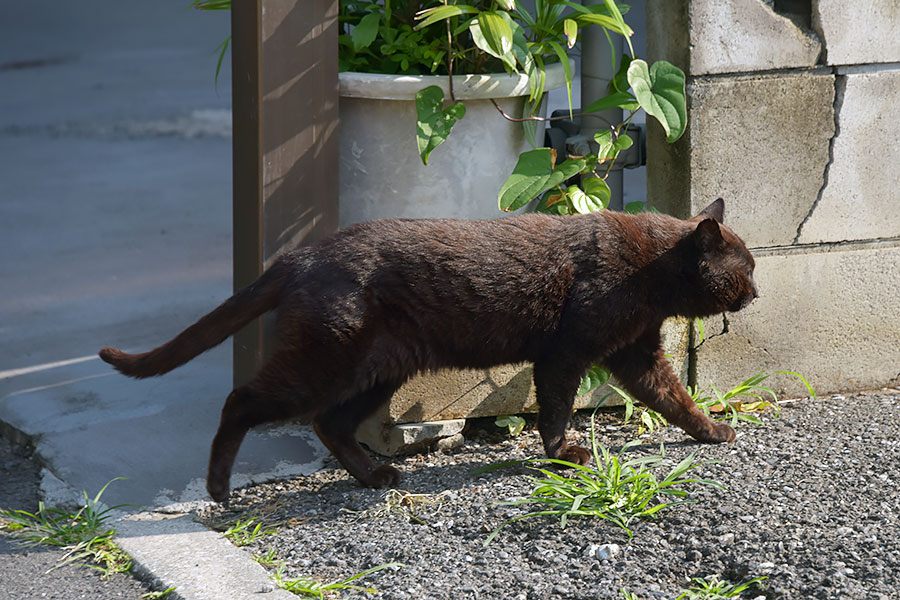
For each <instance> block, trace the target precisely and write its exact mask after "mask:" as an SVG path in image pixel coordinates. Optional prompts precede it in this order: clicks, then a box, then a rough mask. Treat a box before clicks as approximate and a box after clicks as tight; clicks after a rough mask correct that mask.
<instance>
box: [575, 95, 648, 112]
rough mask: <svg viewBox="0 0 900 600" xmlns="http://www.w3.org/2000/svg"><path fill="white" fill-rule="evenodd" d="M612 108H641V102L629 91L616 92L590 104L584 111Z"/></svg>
mask: <svg viewBox="0 0 900 600" xmlns="http://www.w3.org/2000/svg"><path fill="white" fill-rule="evenodd" d="M610 108H623V109H625V110H636V109H638V108H640V104H638V101H637V99H636V98H635V97H634V96H632V95H631V94H629V93H628V92H615V93H612V94H610V95H608V96H605V97H603V98H600V99H599V100H597V101H596V102H594V103H593V104H590V105H588V107H587V108H585V109H584V110H583V111H582V112H586V113H593V112H599V111H601V110H609V109H610Z"/></svg>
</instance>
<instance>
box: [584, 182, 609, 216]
mask: <svg viewBox="0 0 900 600" xmlns="http://www.w3.org/2000/svg"><path fill="white" fill-rule="evenodd" d="M581 187H582V188H583V189H584V193H585V194H587V196H588V197H589V198H590V199H591V202H592V203H593V204H594V205H595V206H599V208H597V209H596V210H603V209H605V208H606V207H608V206H609V198H610V196H611V195H612V193H611V192H610V191H609V185H607V183H606V180H604V179H600V178H599V177H583V178H582V180H581ZM591 212H595V211H591Z"/></svg>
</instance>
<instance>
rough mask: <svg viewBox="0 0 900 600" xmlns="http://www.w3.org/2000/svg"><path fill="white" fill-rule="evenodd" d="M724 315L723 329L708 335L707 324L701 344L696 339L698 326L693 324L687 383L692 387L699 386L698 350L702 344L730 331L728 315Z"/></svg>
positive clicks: (689, 346)
mask: <svg viewBox="0 0 900 600" xmlns="http://www.w3.org/2000/svg"><path fill="white" fill-rule="evenodd" d="M720 316H721V317H722V330H721V331H719V332H718V333H713V334H710V335H706V326H704V335H703V339H702V340H700V343H699V344H695V343H694V341H695V339H696V336H697V328H696V327H695V326H694V325H693V323H692V324H691V330H690V337H689V339H688V377H687V379H688V380H687V383H688V385H689V386H691V387H696V386H697V350H699V349H700V346H702V345H703V344H705V343H706V342H707V341H708V340H711V339H713V338H716V337H720V336H723V335H725V334H726V333H728V315H726V314H725V313H722V314H721V315H720Z"/></svg>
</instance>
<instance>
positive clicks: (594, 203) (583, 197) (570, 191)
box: [566, 178, 606, 215]
mask: <svg viewBox="0 0 900 600" xmlns="http://www.w3.org/2000/svg"><path fill="white" fill-rule="evenodd" d="M595 179H596V178H595ZM600 181H603V180H602V179H601V180H600ZM566 198H567V199H568V200H569V204H571V206H572V208H574V209H575V212H577V213H578V214H580V215H586V214H589V213H592V212H597V211H598V210H603V209H604V208H606V207H605V206H604V205H603V202H602V201H601V200H600V198H598V197H596V196H589V195H587V194H586V193H584V191H582V189H581V188H580V187H578V186H577V185H570V186H569V187H567V188H566Z"/></svg>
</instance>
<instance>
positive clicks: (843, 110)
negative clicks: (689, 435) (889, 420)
mask: <svg viewBox="0 0 900 600" xmlns="http://www.w3.org/2000/svg"><path fill="white" fill-rule="evenodd" d="M776 8H777V9H778V10H776ZM779 10H780V11H781V12H779ZM647 23H648V50H647V54H648V58H649V59H650V60H659V59H666V60H669V61H670V62H673V63H675V64H677V65H678V66H680V67H681V68H683V69H684V70H685V72H686V74H687V75H688V82H687V90H688V95H689V100H688V111H689V124H688V130H687V133H686V134H685V136H684V137H683V138H682V139H681V140H679V141H678V142H677V143H676V144H674V145H667V144H666V143H665V141H664V139H663V136H662V133H661V131H659V129H658V128H655V127H654V126H653V124H651V125H650V130H649V131H648V172H647V178H648V181H647V189H648V200H649V202H650V204H651V205H653V206H656V207H657V208H660V209H661V210H664V211H665V212H670V213H672V214H676V215H681V216H687V215H689V214H692V213H694V212H695V211H696V210H698V209H699V208H702V207H703V206H705V205H706V204H707V203H708V202H709V201H711V200H713V199H715V198H716V197H718V196H722V197H724V198H725V199H726V202H727V208H726V221H727V223H728V224H729V225H731V226H732V227H733V228H734V229H735V230H736V231H737V232H738V233H739V234H740V235H741V236H742V237H743V238H744V239H745V241H746V242H747V243H748V245H749V246H750V247H751V250H752V251H753V253H754V255H755V256H756V259H757V282H758V284H759V287H760V295H761V297H760V298H759V300H757V301H756V302H755V303H754V304H753V305H751V306H750V308H749V309H747V310H745V311H744V312H741V313H738V314H729V315H725V316H720V317H715V318H712V319H709V320H708V322H707V324H706V335H707V339H706V340H705V341H704V342H703V343H702V344H698V343H697V342H694V347H693V349H692V352H691V357H692V360H693V362H694V364H693V375H692V376H693V378H694V379H695V381H696V383H699V384H700V385H706V384H708V383H713V384H715V385H716V386H717V387H719V388H720V389H722V388H724V387H730V386H732V385H734V384H735V383H737V382H739V381H741V380H742V379H744V378H746V377H748V376H750V375H752V374H754V373H756V372H758V371H761V370H766V371H769V372H772V371H776V370H780V369H789V370H793V371H798V372H800V373H802V374H803V375H805V376H806V377H807V378H808V379H809V380H810V382H811V383H812V384H813V385H814V386H815V387H816V389H817V391H818V392H819V393H828V392H837V391H844V390H850V389H861V388H878V387H883V386H896V385H897V384H898V383H900V319H898V318H897V316H898V315H900V211H898V207H900V144H898V140H900V120H897V119H896V118H895V117H894V111H893V110H892V107H893V106H894V104H895V103H896V102H897V100H898V99H900V33H898V32H900V3H898V2H897V1H896V0H871V1H870V2H867V3H866V8H865V10H855V11H853V16H852V18H848V15H847V12H846V6H845V4H844V3H839V2H837V1H836V0H807V1H805V2H804V1H803V0H792V1H784V2H774V1H771V0H770V1H766V0H733V1H729V2H719V1H718V0H650V1H649V2H648V3H647ZM769 382H770V383H773V385H774V387H775V388H776V389H777V390H778V391H779V392H781V393H785V394H804V393H805V392H804V388H803V386H802V384H801V383H800V382H799V381H798V380H796V379H795V378H793V377H791V376H788V375H783V376H773V378H772V379H771V380H770V381H769Z"/></svg>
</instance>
